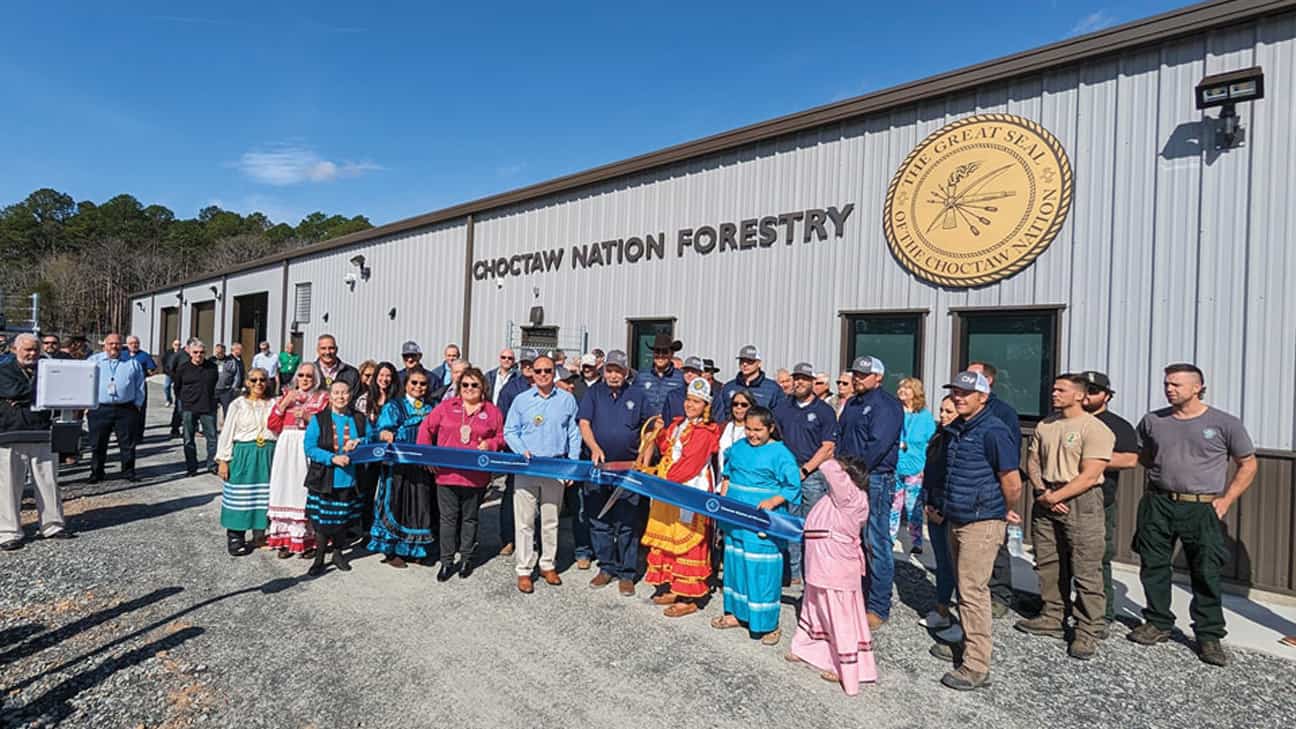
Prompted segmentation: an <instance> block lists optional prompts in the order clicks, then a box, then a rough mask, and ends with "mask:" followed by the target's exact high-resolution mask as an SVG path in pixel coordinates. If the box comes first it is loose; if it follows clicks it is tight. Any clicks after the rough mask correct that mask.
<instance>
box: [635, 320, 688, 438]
mask: <svg viewBox="0 0 1296 729" xmlns="http://www.w3.org/2000/svg"><path fill="white" fill-rule="evenodd" d="M683 348H684V344H683V343H682V342H680V341H679V340H677V339H676V340H672V339H671V338H670V335H667V334H660V333H659V334H658V335H657V336H655V337H653V341H652V368H651V369H650V370H648V371H647V372H640V373H639V376H638V377H636V378H635V380H634V387H635V389H637V390H640V391H641V393H642V394H641V395H640V396H639V398H638V399H639V400H641V401H642V402H643V408H644V417H646V418H651V417H652V416H654V415H661V414H662V408H663V407H664V406H665V405H666V399H667V398H668V397H670V395H671V393H673V392H675V391H676V390H680V391H682V390H683V389H684V374H683V373H682V372H680V370H679V369H678V368H676V367H675V363H674V361H672V358H673V357H674V356H675V353H676V352H678V351H680V350H681V349H683Z"/></svg>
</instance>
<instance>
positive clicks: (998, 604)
mask: <svg viewBox="0 0 1296 729" xmlns="http://www.w3.org/2000/svg"><path fill="white" fill-rule="evenodd" d="M1011 611H1012V608H1011V607H1009V606H1008V603H1006V602H1002V601H1000V600H991V601H990V617H992V618H1006V617H1008V613H1009V612H1011Z"/></svg>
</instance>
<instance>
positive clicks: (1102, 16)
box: [1071, 8, 1116, 35]
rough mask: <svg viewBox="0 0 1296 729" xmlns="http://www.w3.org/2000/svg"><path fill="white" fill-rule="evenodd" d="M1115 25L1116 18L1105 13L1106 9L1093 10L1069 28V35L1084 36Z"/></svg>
mask: <svg viewBox="0 0 1296 729" xmlns="http://www.w3.org/2000/svg"><path fill="white" fill-rule="evenodd" d="M1115 24H1116V17H1115V16H1113V15H1112V14H1111V13H1109V12H1107V9H1106V8H1102V9H1099V10H1095V11H1094V12H1092V13H1089V14H1088V15H1086V16H1084V17H1083V18H1081V19H1079V20H1077V21H1076V24H1075V25H1073V26H1071V35H1084V34H1086V33H1092V32H1094V31H1096V30H1102V29H1103V28H1107V27H1110V26H1113V25H1115Z"/></svg>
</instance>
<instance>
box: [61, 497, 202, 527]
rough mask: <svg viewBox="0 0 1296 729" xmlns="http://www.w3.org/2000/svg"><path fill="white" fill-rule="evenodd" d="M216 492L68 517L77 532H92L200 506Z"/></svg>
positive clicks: (100, 509)
mask: <svg viewBox="0 0 1296 729" xmlns="http://www.w3.org/2000/svg"><path fill="white" fill-rule="evenodd" d="M218 496H219V495H218V494H214V493H212V494H196V495H194V496H183V497H180V498H176V499H171V500H169V501H159V502H158V503H156V504H118V505H115V506H105V507H102V508H99V509H89V510H87V511H83V512H81V513H80V514H78V515H76V516H74V517H72V518H71V519H70V521H71V523H72V525H73V526H74V527H75V528H76V530H77V531H78V532H92V531H95V530H96V529H107V528H108V527H114V526H119V525H121V524H129V523H131V522H133V521H139V520H141V519H152V518H154V517H158V516H164V515H166V514H170V513H172V512H176V511H183V510H185V509H189V508H192V507H195V506H202V505H204V504H207V503H210V502H211V501H213V500H215V499H216V498H217V497H218Z"/></svg>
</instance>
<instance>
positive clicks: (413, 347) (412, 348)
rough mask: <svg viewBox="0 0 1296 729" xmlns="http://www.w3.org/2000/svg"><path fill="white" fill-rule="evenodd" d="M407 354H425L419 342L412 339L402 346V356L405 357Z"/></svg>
mask: <svg viewBox="0 0 1296 729" xmlns="http://www.w3.org/2000/svg"><path fill="white" fill-rule="evenodd" d="M407 354H423V350H421V349H419V346H418V342H416V341H414V340H412V339H411V340H410V341H408V342H406V343H404V344H402V345H401V356H402V357H404V356H405V355H407Z"/></svg>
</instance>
